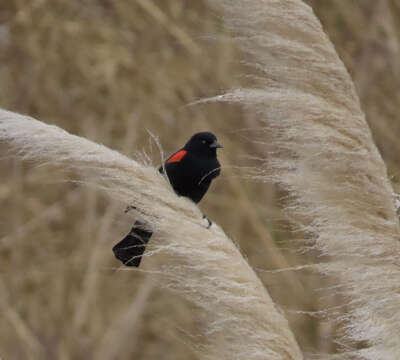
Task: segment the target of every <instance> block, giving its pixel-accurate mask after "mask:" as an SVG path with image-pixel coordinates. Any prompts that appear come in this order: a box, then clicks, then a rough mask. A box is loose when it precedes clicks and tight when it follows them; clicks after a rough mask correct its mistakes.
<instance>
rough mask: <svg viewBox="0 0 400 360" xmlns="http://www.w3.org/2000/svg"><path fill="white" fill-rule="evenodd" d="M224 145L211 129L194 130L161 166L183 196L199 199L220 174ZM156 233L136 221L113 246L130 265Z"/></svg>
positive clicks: (137, 259)
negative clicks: (221, 152) (153, 233)
mask: <svg viewBox="0 0 400 360" xmlns="http://www.w3.org/2000/svg"><path fill="white" fill-rule="evenodd" d="M221 147H222V146H221V145H220V144H219V143H218V141H217V138H216V137H215V135H214V134H212V133H210V132H200V133H197V134H194V135H193V136H192V137H191V138H190V140H189V141H188V142H187V143H186V144H185V146H184V147H183V148H181V149H179V150H178V151H177V152H175V153H174V154H172V155H171V156H170V157H169V158H168V159H167V160H166V161H165V163H164V165H163V166H161V167H160V168H159V169H158V170H159V171H160V173H162V174H164V173H165V172H166V174H167V176H168V179H169V181H170V183H171V185H172V187H173V189H174V190H175V192H176V193H177V194H178V195H179V196H185V197H188V198H189V199H191V200H192V201H194V202H195V203H198V202H199V201H200V200H201V199H202V198H203V196H204V195H205V193H206V192H207V190H208V188H209V186H210V184H211V181H212V180H213V179H214V178H216V177H217V176H218V175H219V174H220V163H219V162H218V160H217V149H218V148H221ZM151 235H152V232H151V231H148V230H145V229H144V227H143V224H141V223H140V222H138V221H136V222H135V223H134V225H133V227H132V229H131V231H130V232H129V234H128V235H127V236H125V238H124V239H123V240H121V241H120V242H119V243H118V244H117V245H115V246H114V247H113V251H114V254H115V256H116V258H117V259H119V260H120V261H122V263H124V264H125V265H126V266H136V267H138V266H139V265H140V261H141V259H142V255H143V253H144V251H145V249H146V245H147V243H148V241H149V240H150V237H151Z"/></svg>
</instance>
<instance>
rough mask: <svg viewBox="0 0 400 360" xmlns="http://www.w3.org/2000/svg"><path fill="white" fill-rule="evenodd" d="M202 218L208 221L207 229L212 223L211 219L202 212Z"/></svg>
mask: <svg viewBox="0 0 400 360" xmlns="http://www.w3.org/2000/svg"><path fill="white" fill-rule="evenodd" d="M203 219H206V220H207V222H208V226H207V229H209V228H210V227H211V225H212V221H211V220H210V219H209V218H208V217H207V216H206V215H204V214H203Z"/></svg>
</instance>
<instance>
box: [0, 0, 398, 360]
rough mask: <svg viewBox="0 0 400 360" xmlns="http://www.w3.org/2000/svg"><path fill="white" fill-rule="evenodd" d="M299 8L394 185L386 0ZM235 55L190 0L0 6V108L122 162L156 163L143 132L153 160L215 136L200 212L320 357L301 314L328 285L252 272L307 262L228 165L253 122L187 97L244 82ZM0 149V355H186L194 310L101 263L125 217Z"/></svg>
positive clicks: (267, 191) (313, 319)
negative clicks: (197, 135)
mask: <svg viewBox="0 0 400 360" xmlns="http://www.w3.org/2000/svg"><path fill="white" fill-rule="evenodd" d="M307 2H308V3H309V4H311V5H312V6H313V7H314V10H315V12H316V14H317V15H318V17H319V18H320V20H321V22H322V23H323V25H324V27H325V29H326V31H327V32H328V34H329V36H330V38H331V39H332V41H333V42H334V44H335V46H336V48H337V50H338V52H339V54H340V56H341V58H342V59H343V61H344V62H345V63H346V65H347V67H348V69H349V71H350V73H351V75H352V77H353V79H354V80H355V82H356V86H357V88H358V91H359V94H360V99H361V102H362V106H363V109H364V110H365V111H366V114H367V118H368V121H369V123H370V125H371V128H372V131H373V134H374V138H375V140H376V142H377V144H378V146H379V149H380V150H381V152H382V155H383V157H384V159H385V161H386V162H387V164H388V168H389V173H390V176H391V177H392V180H393V183H394V186H395V188H397V189H398V190H399V191H400V187H399V186H398V185H397V184H398V182H399V177H400V144H399V141H398V139H399V135H400V122H399V120H398V116H397V111H398V109H399V105H400V87H399V84H400V57H399V56H400V42H399V39H400V1H399V0H391V1H390V0H380V1H376V0H346V1H343V0H325V1H317V0H313V1H311V0H310V1H307ZM243 60H245V58H244V57H243V56H242V54H241V53H240V52H239V51H238V50H237V49H236V48H235V47H234V44H232V42H231V41H229V39H228V38H227V37H226V34H224V33H223V28H222V25H221V23H220V19H219V17H218V14H215V13H214V12H212V11H211V10H210V9H209V8H208V7H207V5H206V3H205V2H203V1H190V0H167V1H161V0H133V1H125V0H84V1H77V0H71V1H65V0H51V1H50V0H4V1H2V2H0V65H1V66H0V106H1V107H2V108H6V109H9V110H14V111H17V112H20V113H25V114H29V115H31V116H34V117H36V118H38V119H40V120H42V121H45V122H48V123H54V124H57V125H59V126H61V127H63V128H65V129H66V130H68V131H70V132H72V133H74V134H78V135H81V136H85V137H88V138H90V139H92V140H94V141H97V142H101V143H103V144H105V145H107V146H109V147H111V148H114V149H118V150H120V151H121V152H123V153H125V154H127V155H129V156H136V152H137V151H145V152H146V153H147V154H148V155H149V156H150V158H152V161H153V162H154V164H155V165H157V164H159V161H160V156H159V151H158V149H157V147H156V146H155V144H154V142H153V141H152V139H151V136H150V135H149V132H151V133H152V134H154V135H156V136H158V137H159V139H160V141H161V144H162V146H163V148H164V150H165V152H166V153H170V152H172V151H174V150H175V149H177V148H178V147H179V146H181V145H182V144H183V143H184V142H185V141H186V140H187V138H188V137H189V136H190V135H191V134H192V133H194V132H196V131H200V130H210V131H213V132H215V133H216V134H217V136H218V138H219V140H220V142H221V143H223V145H224V150H223V151H222V152H221V156H220V158H221V162H222V164H223V175H222V176H221V177H220V178H219V179H218V180H217V181H215V183H214V184H213V186H212V189H211V191H210V192H209V193H208V194H207V196H206V197H205V199H204V200H203V201H202V204H201V207H202V209H203V211H204V212H205V213H206V214H208V215H209V216H210V217H211V218H212V219H214V220H215V221H216V222H218V223H219V224H221V225H222V226H223V227H224V229H225V231H226V232H227V234H229V235H230V237H231V238H232V239H233V240H234V241H235V242H236V243H237V245H238V246H239V247H240V248H241V249H242V252H243V254H244V255H245V256H246V257H247V258H248V260H249V262H250V264H251V265H252V266H253V267H254V268H256V269H257V271H258V272H259V275H260V277H261V279H262V280H263V282H264V283H265V284H266V286H267V287H268V289H269V291H270V293H271V295H272V297H273V298H274V300H275V301H276V302H277V303H278V304H279V305H280V306H281V307H282V308H283V309H284V310H285V311H286V313H287V316H288V318H289V320H290V323H291V326H292V329H293V331H294V332H295V335H296V337H297V339H298V341H299V343H300V344H301V346H302V348H303V349H304V351H306V352H314V351H318V352H335V350H336V345H335V343H334V335H335V331H336V329H335V327H334V326H333V325H332V322H331V321H330V319H329V317H325V316H324V315H323V314H314V312H317V311H319V310H321V309H324V308H327V307H332V306H336V305H340V303H341V302H340V299H337V298H334V297H332V296H329V292H328V291H326V290H323V289H324V288H326V287H327V286H328V285H329V283H330V281H329V280H328V279H325V278H322V277H318V276H316V275H315V274H311V273H309V272H307V271H284V272H275V273H274V272H268V271H265V270H276V269H281V268H285V267H289V266H297V265H301V264H305V263H309V262H312V261H319V259H318V258H317V257H316V256H317V254H307V255H304V254H300V253H298V252H296V251H295V249H296V244H295V242H293V241H291V237H290V234H289V232H288V231H287V226H285V221H284V214H282V213H281V211H280V209H279V204H278V200H279V198H280V197H281V196H282V194H280V193H279V192H278V191H277V190H276V189H275V188H274V187H272V186H269V185H267V184H256V183H253V182H249V181H245V180H244V179H243V177H242V176H241V173H240V172H238V171H237V170H235V169H234V167H235V166H245V165H246V164H248V161H249V160H248V159H247V158H246V157H247V156H252V155H257V154H258V152H259V149H258V148H257V144H251V143H249V141H248V140H247V138H246V137H247V136H246V133H245V132H242V131H241V129H247V128H251V127H253V126H254V124H255V119H252V118H245V117H244V116H243V113H242V111H241V109H240V108H239V107H237V106H229V105H216V104H208V105H195V106H186V105H187V104H189V103H192V102H194V101H196V100H199V99H201V98H203V97H208V96H213V95H216V94H219V93H221V92H223V91H224V90H228V89H231V88H234V87H238V86H246V85H249V84H251V80H249V79H247V78H245V77H243V76H241V75H243V74H244V71H246V67H245V66H243ZM0 146H1V145H0ZM0 149H1V156H0V158H1V160H0V171H1V174H2V176H1V182H0V206H1V209H2V217H1V219H0V260H1V261H0V357H1V358H2V359H7V360H8V359H17V360H18V359H77V360H81V359H107V360H108V359H119V360H125V359H146V360H151V359H177V360H179V359H195V358H196V357H195V355H194V353H193V351H192V350H191V349H190V348H189V347H188V346H187V345H186V344H185V343H184V341H182V333H183V332H193V333H195V329H196V327H198V326H201V321H202V320H201V316H199V314H198V313H197V311H196V309H193V308H192V307H191V305H190V304H187V303H185V302H184V301H183V300H181V299H179V298H177V297H176V295H171V294H170V293H169V292H167V291H166V290H162V289H160V288H159V287H158V286H157V284H156V283H154V282H153V281H152V279H151V276H150V275H148V274H146V273H145V272H141V271H121V269H120V266H119V263H118V262H117V261H116V260H114V257H113V254H112V252H111V248H112V246H113V244H115V243H116V242H117V241H118V240H119V239H120V237H121V236H122V235H123V234H124V233H125V232H127V231H128V230H129V225H130V224H129V218H126V217H124V214H123V209H122V208H120V206H117V205H116V204H114V203H112V202H110V201H109V200H108V199H107V198H105V197H104V196H103V195H102V194H99V193H97V192H95V191H93V190H90V189H88V188H87V187H80V186H77V185H75V184H71V183H66V182H65V181H64V180H65V179H66V178H67V177H68V176H67V175H66V174H60V173H56V172H55V171H52V170H51V169H49V168H46V167H36V166H34V165H33V164H25V163H24V164H22V163H20V162H18V161H15V160H12V159H9V158H8V157H7V149H6V148H5V147H4V146H3V147H0ZM146 260H147V262H148V260H149V259H147V258H145V259H144V261H143V270H146V269H150V266H149V263H147V264H146ZM146 265H147V266H146ZM340 311H345V308H341V310H340ZM303 312H311V314H303Z"/></svg>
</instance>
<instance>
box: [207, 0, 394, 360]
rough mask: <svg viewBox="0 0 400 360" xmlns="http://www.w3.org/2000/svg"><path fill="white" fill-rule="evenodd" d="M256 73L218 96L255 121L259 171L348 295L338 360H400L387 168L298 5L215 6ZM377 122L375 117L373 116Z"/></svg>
mask: <svg viewBox="0 0 400 360" xmlns="http://www.w3.org/2000/svg"><path fill="white" fill-rule="evenodd" d="M210 2H211V3H212V4H213V5H215V6H216V7H217V8H218V9H219V10H220V11H221V12H222V14H223V19H224V21H225V25H226V26H227V28H228V29H229V30H230V31H231V33H232V34H233V36H234V38H235V40H236V41H237V43H238V44H239V46H240V47H241V48H242V49H243V50H244V51H245V52H246V53H247V54H248V55H250V56H249V58H250V64H251V65H252V66H253V67H254V68H255V69H256V71H257V72H258V77H257V79H256V83H257V88H255V89H244V90H238V91H234V92H233V93H231V94H227V95H225V96H221V97H218V98H217V100H221V101H232V102H238V103H240V104H244V105H245V106H247V107H248V108H249V109H251V110H252V111H255V112H257V113H258V115H259V119H260V123H261V127H260V129H259V130H260V132H261V133H263V134H264V138H265V139H267V138H268V141H265V149H266V150H267V151H268V152H269V156H267V157H266V160H265V163H264V166H263V168H262V170H261V171H259V172H258V175H259V177H260V178H261V179H262V180H270V179H273V180H274V181H276V182H277V183H279V184H280V185H282V186H283V187H284V188H285V189H286V190H288V191H289V193H290V194H291V195H292V201H291V203H290V205H289V206H288V207H287V210H288V212H289V213H290V214H291V215H292V216H293V218H294V219H296V221H297V222H298V223H297V225H299V227H300V229H301V230H303V231H304V232H305V233H306V234H308V235H309V236H308V238H309V239H312V240H313V242H310V244H309V245H311V246H312V247H313V248H314V249H317V250H318V251H319V253H320V254H321V255H328V256H329V257H330V260H329V262H327V263H326V264H324V265H322V266H321V270H322V271H324V272H325V273H327V274H330V275H334V276H337V278H338V279H340V287H339V288H338V289H337V291H339V292H340V293H341V294H343V295H345V296H346V297H347V299H348V305H349V307H348V308H349V312H347V313H346V314H343V316H342V317H341V318H340V319H339V321H342V320H344V321H345V325H344V330H345V332H344V336H343V338H342V339H340V341H344V342H345V343H348V342H349V341H350V342H359V341H365V344H367V345H366V346H365V347H364V348H363V349H359V348H358V349H357V347H354V348H346V349H345V350H344V352H343V354H341V355H340V359H347V358H362V359H370V360H376V359H388V360H389V359H391V360H392V359H399V358H400V342H399V341H398V338H399V336H400V311H399V310H400V296H399V284H400V243H399V234H400V231H399V221H398V218H397V216H396V211H395V206H394V197H393V191H392V187H391V184H390V181H389V179H388V177H387V173H386V167H385V164H384V162H383V161H382V158H381V156H380V154H379V152H378V150H377V148H376V146H375V144H374V142H373V139H372V136H371V133H370V130H369V128H368V125H367V123H366V121H365V116H364V114H363V112H362V111H361V109H360V104H359V100H358V97H357V94H356V91H355V88H354V85H353V82H352V80H351V78H350V76H349V74H348V73H347V71H346V69H345V67H344V65H343V63H342V61H341V60H340V59H339V57H338V55H337V54H336V52H335V49H334V48H333V46H332V44H331V42H330V41H329V39H328V38H327V36H326V35H325V33H324V32H323V29H322V27H321V24H320V23H319V21H318V19H317V18H316V17H315V16H314V14H313V11H312V9H311V8H310V7H309V6H307V5H306V4H305V3H304V2H303V1H300V0H279V1H276V0H241V1H238V0H218V1H217V0H215V1H213V0H211V1H210ZM376 121H379V119H376Z"/></svg>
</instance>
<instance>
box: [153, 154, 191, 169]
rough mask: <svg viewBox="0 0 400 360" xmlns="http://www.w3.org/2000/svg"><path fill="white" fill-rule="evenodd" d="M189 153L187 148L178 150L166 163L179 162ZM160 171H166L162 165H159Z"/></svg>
mask: <svg viewBox="0 0 400 360" xmlns="http://www.w3.org/2000/svg"><path fill="white" fill-rule="evenodd" d="M186 154H187V151H186V150H183V149H181V150H178V151H177V152H175V153H173V154H172V155H171V156H170V157H169V158H168V159H167V160H166V161H165V165H167V164H170V163H178V162H180V161H181V160H182V159H183V158H184V156H185V155H186ZM158 171H159V172H160V173H161V174H163V173H164V168H163V167H162V166H160V167H159V169H158Z"/></svg>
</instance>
